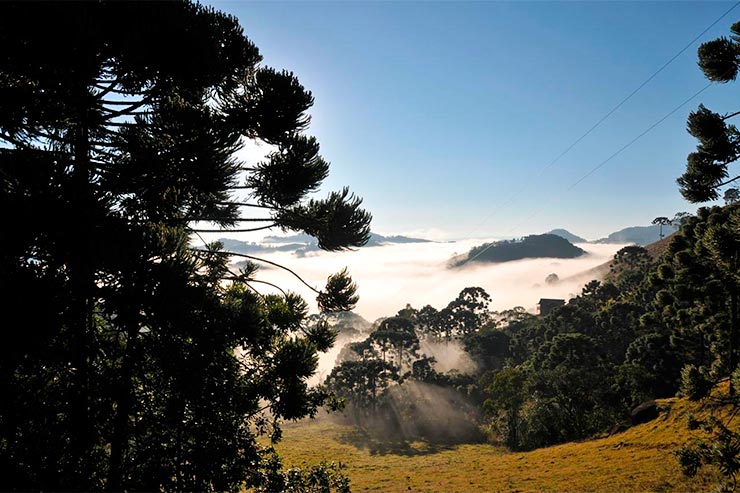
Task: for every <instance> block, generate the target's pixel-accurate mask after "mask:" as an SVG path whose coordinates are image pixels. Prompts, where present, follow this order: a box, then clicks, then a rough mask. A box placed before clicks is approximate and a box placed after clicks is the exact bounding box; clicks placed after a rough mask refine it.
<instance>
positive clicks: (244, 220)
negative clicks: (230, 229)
mask: <svg viewBox="0 0 740 493" xmlns="http://www.w3.org/2000/svg"><path fill="white" fill-rule="evenodd" d="M185 220H186V221H191V222H192V221H208V222H214V221H213V219H211V218H209V217H186V218H185ZM274 220H275V218H274V217H265V218H256V217H239V218H237V219H234V222H237V223H247V222H253V223H260V222H267V221H274Z"/></svg>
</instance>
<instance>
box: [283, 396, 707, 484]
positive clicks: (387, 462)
mask: <svg viewBox="0 0 740 493" xmlns="http://www.w3.org/2000/svg"><path fill="white" fill-rule="evenodd" d="M658 402H659V407H660V409H661V413H660V416H659V417H658V418H657V419H656V420H654V421H651V422H649V423H646V424H643V425H639V426H635V427H632V428H630V429H627V430H626V431H623V432H620V433H616V434H613V435H611V436H608V437H604V438H600V439H594V440H589V441H584V442H579V443H567V444H563V445H558V446H553V447H548V448H543V449H538V450H534V451H531V452H509V451H507V450H506V449H504V448H501V447H495V446H492V445H490V444H460V445H453V446H441V445H434V444H430V443H424V442H416V443H389V442H379V441H376V440H373V439H372V438H371V437H369V436H368V435H367V434H365V433H363V432H362V431H361V430H359V429H357V428H355V427H353V426H348V425H342V424H337V423H336V422H333V421H332V420H330V419H326V418H319V419H317V420H313V421H311V420H307V421H301V422H298V423H291V424H287V425H286V426H285V429H284V438H283V441H282V442H281V443H280V444H279V445H278V447H277V448H278V450H279V452H280V453H281V455H282V456H283V458H284V460H285V464H286V466H298V467H300V466H305V465H310V464H314V463H317V462H319V461H322V460H327V461H335V462H341V463H342V464H343V465H345V466H346V469H345V473H346V474H348V476H349V477H350V479H351V486H352V491H387V492H407V491H413V492H468V491H470V492H483V491H485V492H491V491H510V492H515V491H516V492H525V491H577V492H581V491H584V492H586V491H588V492H595V491H602V492H632V491H635V492H637V491H639V492H646V491H666V492H668V491H671V492H673V491H681V492H683V491H707V490H709V489H711V487H712V484H713V483H714V482H715V481H716V480H717V478H718V473H717V472H716V471H714V470H711V469H707V470H703V471H700V473H699V475H697V477H695V478H686V477H684V476H683V475H682V474H681V472H680V470H679V468H678V464H677V462H676V460H675V458H674V457H673V455H672V452H673V451H674V450H675V449H677V448H678V447H680V446H681V445H683V444H684V443H685V442H686V441H687V440H688V439H689V438H690V437H691V436H694V437H696V436H698V434H697V433H698V432H696V431H691V432H690V431H689V430H688V429H687V426H686V418H687V415H688V414H689V413H693V414H694V415H695V416H698V417H701V416H702V415H706V413H707V412H708V409H710V406H709V405H708V404H706V403H704V404H698V403H693V402H689V401H687V400H685V399H678V398H673V399H665V400H660V401H658ZM718 411H719V412H722V409H719V410H718Z"/></svg>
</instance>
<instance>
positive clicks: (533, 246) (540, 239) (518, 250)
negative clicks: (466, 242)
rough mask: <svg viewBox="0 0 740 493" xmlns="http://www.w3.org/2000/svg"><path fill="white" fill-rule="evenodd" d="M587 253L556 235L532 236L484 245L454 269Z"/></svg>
mask: <svg viewBox="0 0 740 493" xmlns="http://www.w3.org/2000/svg"><path fill="white" fill-rule="evenodd" d="M585 254H586V251H585V250H583V249H581V248H578V247H577V246H575V245H573V244H572V243H571V242H569V241H568V240H566V239H565V238H562V237H560V236H558V235H554V234H544V235H530V236H525V237H524V238H522V239H520V240H504V241H498V242H495V243H484V244H483V245H480V246H477V247H474V248H471V249H470V251H469V252H468V253H467V254H465V255H461V256H459V257H456V258H454V259H453V260H452V266H453V267H459V266H462V265H464V264H466V263H468V262H510V261H513V260H521V259H525V258H576V257H580V256H581V255H585Z"/></svg>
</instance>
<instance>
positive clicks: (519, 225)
mask: <svg viewBox="0 0 740 493" xmlns="http://www.w3.org/2000/svg"><path fill="white" fill-rule="evenodd" d="M714 84H715V82H709V83H708V84H707V85H705V86H704V87H702V88H701V89H699V90H698V91H696V92H695V93H694V94H692V95H691V96H689V97H688V98H687V99H685V100H684V101H683V102H682V103H681V104H679V105H678V106H676V107H675V108H673V109H672V110H671V111H669V112H668V113H666V114H665V115H664V116H663V117H662V118H661V119H659V120H658V121H656V122H655V123H653V124H652V125H650V126H649V127H647V128H646V129H645V130H643V131H642V132H640V133H639V134H638V135H637V136H636V137H635V138H633V139H632V140H630V141H629V142H627V143H626V144H624V145H623V146H622V147H620V148H619V149H618V150H617V151H615V152H614V153H612V154H611V155H610V156H609V157H608V158H606V159H604V160H603V161H601V162H600V163H599V164H597V165H596V166H594V167H593V168H591V169H590V170H589V171H588V172H587V173H586V174H584V175H583V176H581V177H580V178H579V179H577V180H576V181H574V182H573V183H572V184H571V185H570V186H569V187H568V188H566V189H565V190H564V191H563V193H561V194H560V195H557V196H555V197H553V198H552V199H550V201H548V202H547V203H546V204H545V205H544V206H543V207H541V208H540V209H537V210H536V211H535V212H533V213H532V214H531V215H529V216H528V217H527V218H526V219H524V220H523V221H521V222H519V224H517V225H516V226H514V227H513V228H511V229H510V230H509V231H507V233H513V232H514V231H516V230H518V229H519V228H521V227H522V226H524V225H525V224H527V223H528V222H529V221H531V220H532V219H533V218H534V217H536V216H537V215H539V214H540V213H541V212H542V211H544V210H546V209H548V208H550V207H551V206H552V205H553V204H555V203H557V202H559V201H560V200H562V199H563V197H564V196H565V195H566V194H567V193H568V192H570V191H571V190H573V189H574V188H575V187H577V186H578V185H579V184H580V183H582V182H583V181H584V180H586V179H587V178H588V177H589V176H591V175H593V174H594V173H596V172H597V171H598V170H600V169H601V168H603V167H604V166H606V164H607V163H609V161H611V160H612V159H614V158H615V157H617V156H618V155H620V154H621V153H622V152H624V151H625V150H626V149H627V148H629V147H630V146H632V144H634V143H635V142H637V141H638V140H640V139H641V138H643V137H644V136H645V135H647V134H649V133H650V132H651V131H652V130H654V129H655V128H656V127H657V126H658V125H660V124H661V123H663V122H664V121H666V120H667V119H668V118H670V117H671V115H673V114H674V113H676V112H677V111H678V110H680V109H681V108H683V107H684V106H686V105H687V104H689V103H690V102H691V101H692V100H693V99H695V98H696V97H697V96H699V95H700V94H701V93H703V92H704V91H706V90H707V89H709V88H710V87H711V86H712V85H714ZM491 246H493V243H489V244H488V245H486V247H485V248H483V249H481V251H480V252H478V253H476V254H475V255H474V256H473V257H471V258H469V259H468V262H471V261H473V260H475V259H476V258H478V257H479V256H480V255H482V254H483V253H484V252H485V251H486V250H488V249H489V248H491Z"/></svg>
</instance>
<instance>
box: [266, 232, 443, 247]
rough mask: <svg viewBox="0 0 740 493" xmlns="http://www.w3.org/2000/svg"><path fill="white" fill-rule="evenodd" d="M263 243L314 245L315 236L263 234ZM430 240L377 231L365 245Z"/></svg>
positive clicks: (371, 234) (427, 241)
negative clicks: (390, 234) (389, 234)
mask: <svg viewBox="0 0 740 493" xmlns="http://www.w3.org/2000/svg"><path fill="white" fill-rule="evenodd" d="M262 241H263V242H264V243H303V244H305V245H316V238H314V237H313V236H308V235H305V234H299V235H291V236H265V238H264V239H263V240H262ZM429 242H430V240H424V239H421V238H411V237H409V236H399V235H395V236H383V235H381V234H378V233H370V240H369V241H368V242H367V244H366V245H365V246H366V247H367V246H381V245H387V244H389V243H429Z"/></svg>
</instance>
